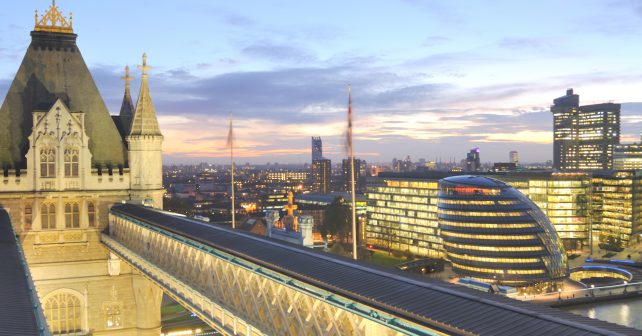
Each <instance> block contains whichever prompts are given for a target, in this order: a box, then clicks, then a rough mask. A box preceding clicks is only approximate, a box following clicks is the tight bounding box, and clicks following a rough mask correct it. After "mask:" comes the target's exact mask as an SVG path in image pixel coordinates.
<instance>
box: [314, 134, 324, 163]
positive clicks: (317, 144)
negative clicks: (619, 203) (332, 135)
mask: <svg viewBox="0 0 642 336" xmlns="http://www.w3.org/2000/svg"><path fill="white" fill-rule="evenodd" d="M322 159H323V142H321V137H312V161H311V162H314V161H316V160H322Z"/></svg>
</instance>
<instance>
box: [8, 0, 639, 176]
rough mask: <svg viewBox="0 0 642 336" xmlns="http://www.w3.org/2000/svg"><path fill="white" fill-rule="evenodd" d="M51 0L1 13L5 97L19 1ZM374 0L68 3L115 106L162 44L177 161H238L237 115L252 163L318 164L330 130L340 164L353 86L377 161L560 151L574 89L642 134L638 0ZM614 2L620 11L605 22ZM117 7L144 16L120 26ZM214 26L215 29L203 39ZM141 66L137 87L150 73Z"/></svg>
mask: <svg viewBox="0 0 642 336" xmlns="http://www.w3.org/2000/svg"><path fill="white" fill-rule="evenodd" d="M49 4H50V2H49V1H34V2H24V3H23V2H20V3H11V4H8V5H7V6H8V7H9V8H8V10H7V11H4V14H0V15H4V17H2V18H3V21H4V22H5V24H4V25H3V26H1V29H3V31H4V32H5V34H4V36H5V37H4V39H3V43H4V46H5V47H4V49H3V50H2V53H1V55H0V57H2V58H3V62H2V65H1V66H0V78H1V79H0V93H1V94H3V95H4V93H5V92H6V91H7V88H8V85H9V83H10V79H11V78H12V76H13V73H14V72H15V69H16V67H17V65H18V64H19V63H20V59H21V57H22V54H23V50H24V48H26V46H27V45H28V41H29V36H28V34H25V33H24V32H25V31H29V30H31V29H32V28H33V27H32V24H33V19H32V18H30V17H29V15H27V14H25V15H24V17H23V16H21V15H15V14H13V13H32V11H33V10H34V9H38V10H39V11H40V12H41V13H42V12H44V11H45V10H46V9H47V7H48V6H49ZM368 4H369V6H368V11H367V12H366V11H364V10H363V8H362V7H363V5H364V3H362V2H359V3H352V4H342V5H341V6H332V3H330V4H324V5H311V4H297V3H294V2H290V1H282V2H278V3H276V2H271V3H259V4H256V3H252V4H251V6H250V3H249V2H245V3H236V4H210V3H208V2H206V1H190V2H187V3H180V4H178V3H165V2H161V3H158V2H153V3H152V2H150V1H144V2H140V3H135V4H132V3H125V2H121V1H112V2H109V3H91V4H89V3H76V2H75V1H71V0H66V1H62V2H60V3H59V5H60V6H61V9H62V10H63V11H65V12H67V11H69V10H70V9H72V8H73V12H74V14H75V17H74V28H75V31H76V33H78V34H79V36H80V37H79V45H80V46H81V48H83V50H87V52H86V54H85V59H86V61H87V62H88V65H89V67H90V70H91V71H92V73H93V74H94V75H95V78H96V81H97V84H98V87H99V89H100V91H101V94H102V95H103V96H104V98H105V100H106V103H107V106H108V108H109V110H110V112H111V113H112V114H117V112H118V110H119V108H120V102H121V99H122V92H123V89H124V85H123V83H122V82H121V81H120V80H119V78H120V77H121V76H122V75H123V71H124V66H125V65H129V66H130V67H134V66H135V65H137V63H139V57H140V54H141V53H142V52H143V51H146V52H147V53H148V54H149V57H150V58H149V62H150V64H151V65H152V66H154V67H155V68H154V69H153V70H152V78H151V79H150V86H151V88H152V90H153V91H154V92H156V94H154V96H155V98H156V99H155V102H156V108H157V111H158V114H159V121H160V124H161V127H162V128H163V129H164V130H166V131H165V136H166V138H167V139H172V141H167V142H166V144H165V146H164V150H165V152H166V153H167V155H166V156H167V158H166V163H181V162H185V163H193V162H199V161H209V162H215V163H225V162H226V161H227V160H228V158H227V155H228V151H227V150H226V149H225V134H226V132H225V128H226V117H227V115H228V113H229V112H233V113H234V114H235V118H236V120H237V122H236V125H238V126H237V129H238V130H237V136H238V141H237V143H238V144H239V148H238V150H237V161H238V162H246V161H248V162H251V163H264V162H267V161H272V162H280V163H305V162H309V155H310V149H309V142H308V141H309V139H310V137H311V136H321V137H322V138H323V140H324V142H325V143H324V145H325V146H324V147H325V148H324V149H325V154H326V156H327V157H328V158H330V159H332V160H333V161H335V162H339V159H340V158H343V157H345V156H346V154H345V153H344V149H343V133H344V130H345V112H346V110H347V84H348V83H351V84H353V88H354V105H355V106H354V110H355V126H356V127H355V149H356V156H357V157H362V158H364V159H366V160H367V161H369V162H389V161H391V159H392V158H394V157H396V158H403V157H405V156H406V155H410V156H411V157H412V158H413V159H419V158H426V159H428V160H434V159H435V158H439V157H441V159H442V160H444V161H448V160H449V158H451V157H454V158H456V159H457V161H459V160H460V159H462V158H463V157H464V156H465V153H466V152H468V151H469V150H470V149H471V148H475V147H480V148H481V160H482V162H488V161H506V157H507V155H508V152H509V151H511V150H517V151H518V152H519V153H520V161H522V162H533V161H546V160H551V159H552V156H553V150H552V141H553V138H552V128H553V127H552V115H551V113H550V111H549V107H550V105H551V104H552V100H553V99H554V98H556V97H558V96H560V95H561V94H562V93H563V92H564V90H566V88H568V87H573V88H574V89H575V91H576V92H577V93H578V94H580V95H581V97H582V101H581V102H580V103H581V104H591V103H602V102H608V101H614V102H616V103H622V143H628V142H633V141H638V140H639V133H640V129H641V128H642V124H641V122H642V103H640V101H642V96H640V95H639V94H638V93H637V92H636V87H639V85H638V84H640V80H639V78H640V74H639V71H638V69H637V67H636V66H637V61H636V60H635V59H636V55H637V51H638V50H637V48H639V47H637V46H636V44H635V43H632V42H633V41H635V40H634V38H635V36H636V34H637V33H638V32H639V31H640V30H642V26H640V25H639V19H640V11H639V9H640V7H639V5H638V4H636V3H635V2H633V1H609V2H602V3H598V4H584V3H580V2H578V1H571V2H566V3H564V4H558V3H554V2H552V1H547V2H538V3H537V4H519V5H518V4H513V3H509V2H504V3H503V4H497V6H495V8H499V9H501V10H498V11H496V12H495V13H488V15H479V13H480V12H483V11H485V10H487V8H485V7H483V5H480V4H478V3H475V2H472V1H467V2H463V3H460V4H446V3H435V2H433V3H430V4H424V3H422V2H419V1H410V0H408V1H394V2H391V3H384V2H374V3H372V2H369V3H368ZM579 4H581V5H582V6H579ZM311 6H312V7H311ZM179 7H180V11H178V8H179ZM526 7H527V8H526ZM123 8H125V9H126V11H125V12H123ZM275 8H278V10H275ZM336 8H342V9H343V10H340V11H337V10H336ZM605 10H609V11H610V12H611V13H612V15H615V16H617V17H618V20H615V21H613V20H610V21H606V20H600V17H601V15H602V12H603V11H605ZM177 12H180V13H181V14H180V15H177V14H175V13H177ZM390 12H394V13H395V14H396V15H395V17H390V16H389V15H388V13H390ZM9 13H12V14H9ZM523 13H529V16H524V15H523ZM551 13H564V20H555V19H554V18H555V15H554V14H551ZM114 17H124V18H125V19H129V20H131V21H134V20H135V23H133V24H128V25H122V27H121V25H116V24H114V22H113V21H114V19H113V18H114ZM547 17H548V18H549V19H550V20H546V24H542V18H547ZM159 18H164V19H163V20H161V19H159ZM166 18H169V21H170V22H171V26H167V24H166V23H165V22H167V20H166ZM587 22H590V25H587V24H586V23H587ZM132 27H135V28H132ZM204 31H205V32H211V34H210V33H207V37H206V38H205V39H204V40H203V39H202V34H203V32H204ZM159 32H161V33H162V34H159ZM168 40H169V41H172V43H163V41H168ZM112 50H118V52H115V51H112ZM526 65H528V67H526ZM133 75H134V77H136V80H135V82H134V86H133V88H134V91H135V92H134V95H135V96H136V95H137V92H138V86H139V85H140V84H139V83H140V74H139V73H137V72H134V73H133ZM134 98H135V97H134ZM401 146H403V147H401ZM399 148H403V150H404V151H405V152H399Z"/></svg>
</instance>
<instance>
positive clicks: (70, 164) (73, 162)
mask: <svg viewBox="0 0 642 336" xmlns="http://www.w3.org/2000/svg"><path fill="white" fill-rule="evenodd" d="M78 156H79V154H78V150H77V149H71V148H68V149H65V177H78Z"/></svg>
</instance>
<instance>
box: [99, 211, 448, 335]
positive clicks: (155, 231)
mask: <svg viewBox="0 0 642 336" xmlns="http://www.w3.org/2000/svg"><path fill="white" fill-rule="evenodd" d="M102 242H103V243H104V244H105V245H106V246H107V247H108V248H109V249H110V250H111V251H112V252H114V253H116V254H117V255H119V256H120V257H121V258H123V259H124V260H125V261H126V262H128V263H129V264H131V265H132V266H134V267H135V268H137V269H139V270H141V271H142V272H143V274H145V275H146V276H147V277H148V278H150V279H151V280H153V281H154V282H156V283H157V284H159V285H160V286H161V287H162V288H163V289H164V290H165V291H166V292H168V294H170V295H171V296H172V297H174V298H175V299H179V302H181V301H182V303H183V304H185V305H186V306H188V308H189V309H190V310H191V311H193V312H195V313H196V314H197V315H199V317H201V319H203V320H204V321H205V322H206V323H208V324H209V325H210V326H212V327H216V328H217V329H219V330H221V331H222V332H223V333H228V332H229V333H230V334H252V335H254V334H262V333H261V332H260V331H259V330H258V328H267V329H268V330H269V329H270V326H268V325H267V324H265V323H267V322H266V321H265V320H261V319H259V318H257V317H256V316H254V315H255V314H256V311H253V312H241V311H240V310H239V309H241V308H242V306H239V305H238V304H236V305H235V304H233V303H228V304H230V307H229V310H228V309H226V308H224V306H225V304H224V302H217V301H218V300H223V299H224V296H225V295H223V296H219V297H212V296H210V295H209V293H223V292H222V291H220V290H218V289H217V286H218V285H220V284H217V283H211V282H210V283H201V282H200V278H198V277H197V278H190V276H187V277H186V276H185V275H184V274H181V273H184V272H182V270H181V269H180V268H178V269H175V270H174V269H173V270H170V269H171V268H172V266H168V267H169V268H168V269H164V268H163V267H164V266H165V265H166V264H167V258H169V257H167V256H160V254H164V253H168V252H169V251H168V250H167V249H168V248H169V247H170V246H171V247H173V248H177V250H176V251H179V252H177V254H176V255H171V258H172V262H171V263H170V264H182V263H192V262H194V260H202V261H203V262H205V261H207V262H206V263H205V264H206V265H210V266H209V268H206V269H200V271H199V272H198V273H199V274H202V273H203V272H205V273H206V274H210V273H211V274H210V276H211V275H215V276H219V275H218V274H220V275H221V276H220V279H221V280H223V281H224V282H225V281H226V280H227V279H226V277H227V276H230V278H229V280H230V281H231V285H235V284H236V286H238V288H239V290H241V289H242V290H246V289H249V288H254V289H255V290H256V292H255V293H243V296H244V297H246V298H248V299H252V298H253V297H257V298H260V299H261V300H259V301H260V302H250V303H252V304H255V305H257V306H256V307H254V309H256V308H261V307H259V306H260V305H265V306H263V308H265V309H266V310H265V311H266V312H267V311H268V310H273V311H275V314H276V313H278V312H280V313H281V314H282V316H279V317H280V318H283V319H284V322H285V320H287V319H298V320H300V321H301V322H302V323H306V324H308V323H309V324H311V325H312V327H316V328H320V327H321V329H323V330H326V332H322V331H320V330H321V329H319V331H320V332H319V333H317V334H328V332H327V331H329V330H330V329H326V328H331V329H333V330H334V329H336V328H338V327H339V325H340V324H339V322H340V321H338V319H341V320H346V321H347V322H344V323H346V324H350V325H352V327H354V328H357V329H360V328H365V327H364V326H366V327H367V328H366V329H368V330H370V329H372V328H374V329H372V330H379V328H382V329H381V330H382V331H385V333H389V332H392V334H405V335H441V333H438V332H435V331H433V330H432V329H430V328H425V327H421V326H419V325H416V324H414V323H411V322H408V321H405V320H402V319H399V318H396V317H394V316H392V315H390V314H388V313H385V312H383V311H379V310H375V309H373V308H371V307H368V306H366V305H364V304H361V303H358V302H354V301H352V300H347V299H345V298H343V297H341V296H338V295H336V294H334V293H330V292H327V291H324V290H321V289H320V288H316V287H314V286H310V285H309V284H306V283H302V282H300V281H298V280H295V279H292V278H289V277H287V276H284V275H282V274H279V273H277V272H273V271H270V270H268V269H265V268H263V267H260V266H258V265H255V264H253V263H251V262H248V261H246V260H244V259H241V258H238V257H235V256H232V255H230V254H228V253H226V252H224V251H221V250H218V249H216V248H213V247H210V246H207V245H203V244H201V243H199V242H196V241H193V240H191V239H188V238H186V237H182V236H180V235H176V234H174V233H172V232H168V231H166V230H164V229H161V228H159V227H156V226H153V225H150V224H147V223H144V222H141V221H139V220H137V219H135V218H132V217H129V216H126V215H123V214H120V213H115V212H111V213H110V235H107V234H103V235H102ZM150 251H158V253H157V254H156V253H152V254H150V253H151V252H150ZM161 251H162V252H161ZM181 251H182V252H181ZM181 255H183V256H187V255H190V256H191V258H190V259H188V260H185V259H183V258H182V257H181ZM204 258H206V259H204ZM159 262H160V263H161V264H163V266H161V265H156V263H159ZM194 263H195V264H196V265H193V266H197V267H198V262H194ZM199 268H200V267H199ZM170 272H172V273H173V272H178V274H170ZM223 272H232V273H229V274H228V275H225V274H223ZM221 284H222V283H221ZM241 284H242V285H241ZM203 285H207V287H209V288H203V287H204V286H203ZM192 286H195V287H197V288H199V289H200V290H196V289H194V288H193V287H192ZM227 288H233V286H227ZM203 289H205V291H204V292H205V293H208V294H204V293H202V292H201V291H202V290H203ZM264 296H267V297H268V298H269V300H267V301H265V300H266V299H265V298H263V297H264ZM286 299H288V300H291V301H288V302H285V300H286ZM281 301H284V302H281ZM204 302H206V303H207V304H202V303H204ZM248 302H249V301H248ZM281 305H282V306H281ZM212 307H215V308H216V309H212ZM299 310H301V312H300V313H299ZM303 310H305V312H304V311H303ZM214 311H216V314H215V313H214ZM321 311H323V312H325V313H323V315H319V319H328V320H333V321H331V322H329V324H328V326H325V324H323V323H325V322H323V321H316V316H315V315H314V314H317V313H320V312H321ZM327 312H331V313H327ZM228 314H229V315H230V316H232V318H233V320H234V321H235V323H234V328H231V329H230V328H229V325H228V324H227V323H226V322H225V317H223V318H221V317H219V316H220V315H228ZM253 314H254V315H253ZM268 314H271V313H268ZM297 314H303V315H302V316H299V315H297ZM326 314H328V315H326ZM346 314H348V315H347V316H348V319H349V321H348V319H346V317H345V316H346ZM236 315H241V316H243V318H239V317H240V316H239V317H236ZM334 319H337V320H336V321H335V320H334ZM236 321H238V324H239V325H244V326H247V329H248V332H247V333H246V332H244V330H243V329H244V328H238V329H241V330H238V329H237V328H236V324H237V323H236ZM250 321H252V323H257V324H258V325H257V326H253V325H251V324H250V323H248V322H250ZM321 322H323V323H321ZM375 325H376V327H375ZM226 326H228V328H226ZM257 327H258V328H257ZM302 329H305V328H302ZM337 331H339V330H337ZM281 332H285V331H283V330H281ZM352 333H353V334H357V335H371V334H380V333H378V332H369V331H365V330H359V331H357V330H354V331H353V332H352ZM334 334H340V332H334Z"/></svg>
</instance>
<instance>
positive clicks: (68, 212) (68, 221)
mask: <svg viewBox="0 0 642 336" xmlns="http://www.w3.org/2000/svg"><path fill="white" fill-rule="evenodd" d="M65 227H66V228H67V229H77V228H80V207H79V206H78V203H73V204H69V203H67V204H66V205H65Z"/></svg>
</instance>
